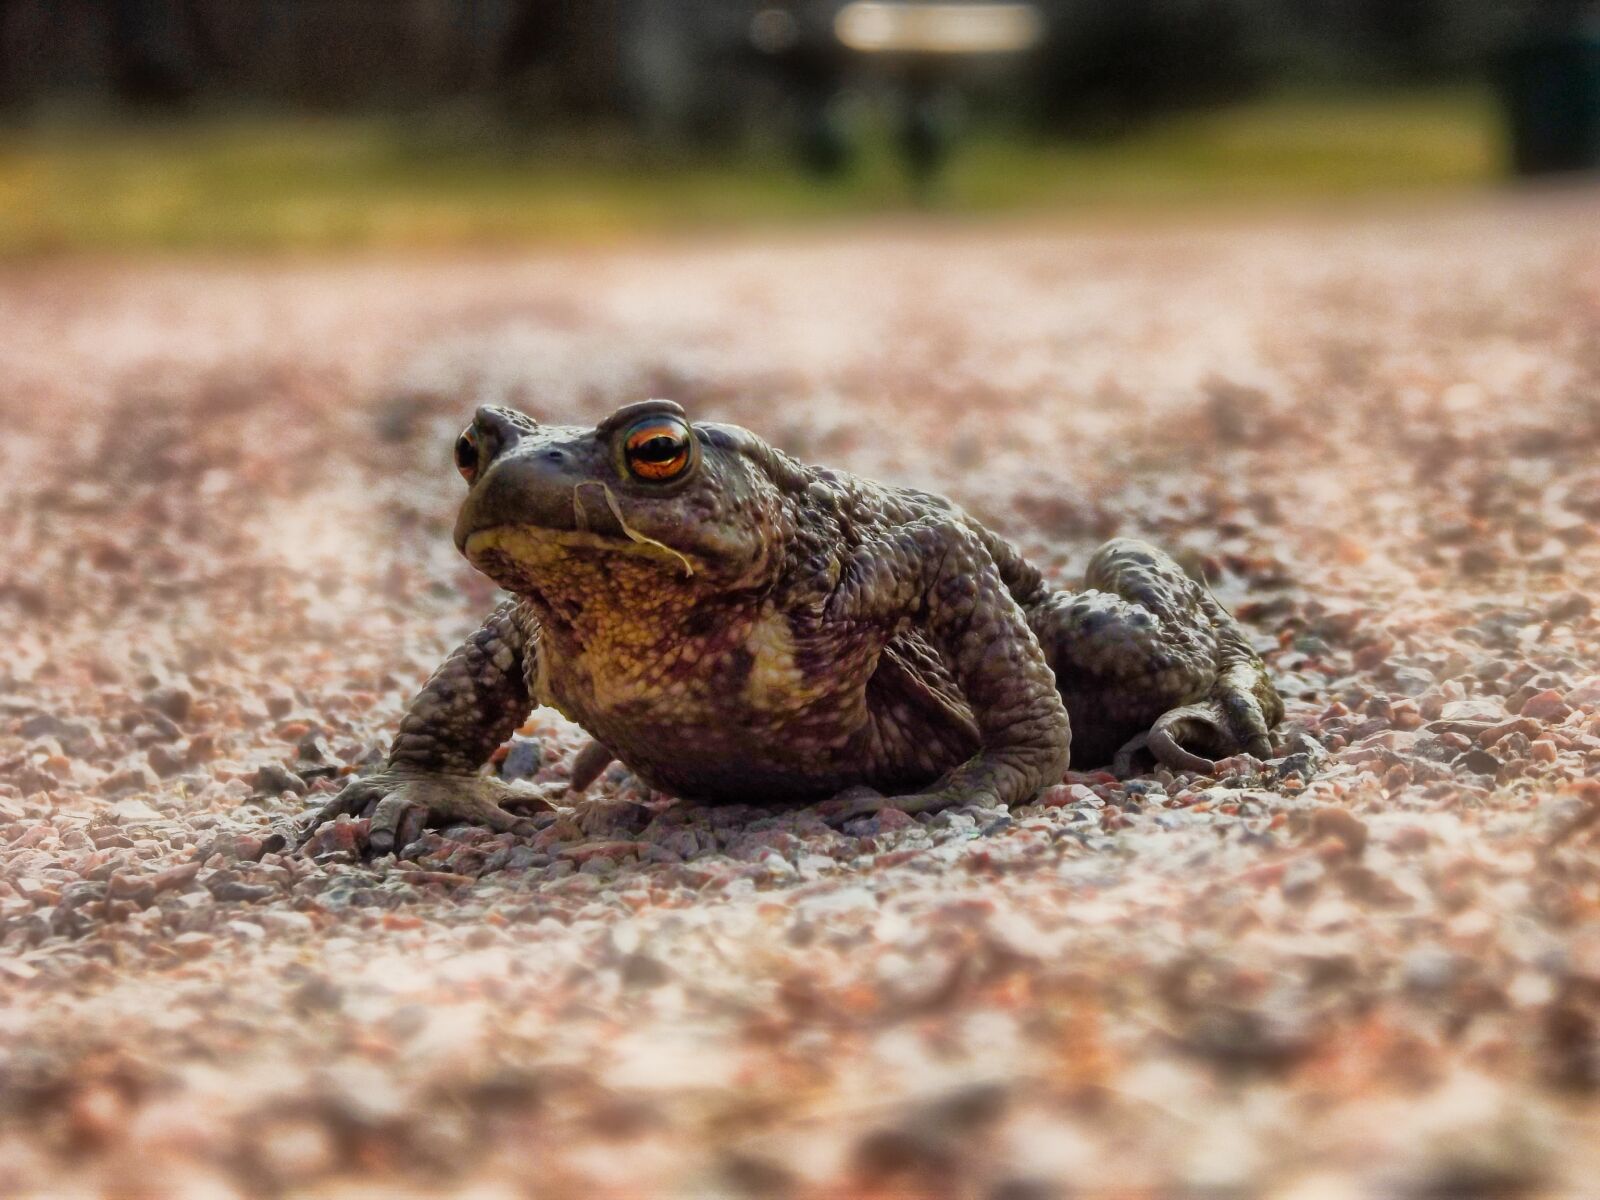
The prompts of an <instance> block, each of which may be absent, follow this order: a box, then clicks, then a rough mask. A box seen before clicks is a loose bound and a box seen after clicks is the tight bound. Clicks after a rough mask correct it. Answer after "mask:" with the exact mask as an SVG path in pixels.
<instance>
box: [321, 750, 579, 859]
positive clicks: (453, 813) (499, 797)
mask: <svg viewBox="0 0 1600 1200" xmlns="http://www.w3.org/2000/svg"><path fill="white" fill-rule="evenodd" d="M566 790H567V785H566V784H545V785H543V786H542V787H537V788H534V787H516V786H513V785H511V784H506V783H502V782H500V781H499V780H497V779H489V778H486V777H485V776H482V775H447V774H440V773H433V772H423V771H415V770H405V769H403V768H395V767H389V768H386V769H385V770H382V771H379V772H378V773H377V774H376V775H369V776H367V777H366V778H364V779H354V780H351V781H350V783H348V784H346V785H345V788H344V790H343V791H342V792H340V793H339V794H338V795H337V796H335V797H334V798H333V799H332V800H330V801H328V803H327V804H325V805H323V806H322V808H321V809H319V810H318V811H317V813H316V815H315V816H313V817H312V818H311V820H310V822H309V823H308V824H307V825H306V827H305V829H304V830H302V831H301V836H300V845H302V846H303V845H304V844H305V843H306V841H307V840H309V839H310V837H311V835H312V834H313V833H315V832H316V831H317V830H318V829H319V828H320V827H321V826H322V825H323V824H325V823H326V822H328V821H332V820H334V819H335V818H337V817H339V816H341V815H343V814H349V815H350V816H354V817H363V816H365V817H370V818H371V822H372V823H371V828H370V830H369V831H368V834H367V847H368V849H369V850H370V851H371V853H372V854H374V855H384V854H388V853H390V852H391V851H397V850H404V849H405V848H406V847H407V846H408V845H410V844H411V843H412V842H414V841H416V840H417V838H418V837H419V836H420V835H421V833H422V830H423V829H424V828H425V827H426V826H427V825H430V824H433V825H442V824H446V823H448V822H451V821H467V822H470V823H472V824H475V825H487V826H488V827H489V828H491V829H494V830H497V831H499V832H502V833H503V832H505V831H507V830H517V829H522V828H524V827H526V828H527V830H528V831H529V832H531V831H532V826H531V825H529V824H528V822H527V821H526V819H524V818H521V817H518V816H517V815H516V814H515V813H513V812H510V811H508V810H509V809H513V808H518V809H525V810H533V811H548V810H549V809H550V808H551V806H552V801H554V800H555V799H557V798H559V797H560V796H561V795H563V794H564V793H565V792H566Z"/></svg>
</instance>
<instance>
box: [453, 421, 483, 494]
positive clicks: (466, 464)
mask: <svg viewBox="0 0 1600 1200" xmlns="http://www.w3.org/2000/svg"><path fill="white" fill-rule="evenodd" d="M456 470H458V471H460V472H461V478H463V479H465V480H466V481H467V482H468V483H471V482H472V481H473V480H474V479H476V478H477V477H478V435H477V433H476V432H474V431H473V428H472V426H470V425H468V426H467V427H466V428H465V429H463V430H462V431H461V436H460V437H458V438H457V439H456Z"/></svg>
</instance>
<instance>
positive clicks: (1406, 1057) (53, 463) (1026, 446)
mask: <svg viewBox="0 0 1600 1200" xmlns="http://www.w3.org/2000/svg"><path fill="white" fill-rule="evenodd" d="M1594 230H1595V224H1594V222H1593V207H1592V201H1591V200H1590V198H1587V197H1569V198H1567V199H1565V200H1548V199H1546V200H1526V201H1519V202H1507V203H1504V204H1497V205H1493V206H1487V207H1481V208H1476V209H1470V210H1460V211H1451V212H1449V213H1444V214H1436V215H1434V216H1431V217H1428V218H1426V219H1423V218H1421V217H1417V216H1411V217H1407V218H1404V219H1387V220H1378V219H1376V218H1372V217H1370V216H1369V217H1346V218H1342V219H1337V220H1335V219H1328V220H1323V221H1304V222H1298V223H1283V224H1277V225H1267V226H1261V225H1258V226H1253V227H1249V228H1244V227H1239V228H1231V227H1230V228H1222V227H1211V228H1207V229H1204V230H1182V231H1174V230H1164V231H1149V230H1145V231H1127V232H1118V233H1112V234H1106V235H1103V236H1088V235H1086V234H1078V233H1047V232H1038V231H1029V230H1025V229H1017V228H1011V229H1006V230H994V231H988V232H980V231H977V230H962V229H929V230H907V229H889V230H876V231H871V232H867V233H854V234H849V233H841V234H835V235H829V236H827V237H823V238H817V239H808V240H795V241H792V242H781V243H776V244H764V245H761V246H751V245H745V244H719V245H688V246H676V245H674V246H664V247H655V248H651V249H642V250H630V251H626V252H615V253H607V254H596V255H586V256H576V255H574V256H551V257H546V258H541V259H536V260H518V261H513V262H503V261H495V260H491V259H489V258H487V257H485V258H483V259H481V260H477V261H470V262H464V261H451V262H432V261H408V262H396V261H392V260H381V261H368V262H346V263H342V264H337V265H325V264H294V263H287V264H254V265H252V264H240V263H192V264H187V265H171V264H149V265H123V266H108V265H104V264H99V265H92V264H83V265H70V266H63V265H55V266H50V267H43V266H37V267H21V266H14V267H10V268H7V269H6V270H5V271H4V272H3V273H0V328H3V329H4V330H5V331H6V332H5V335H4V337H3V339H0V417H3V419H4V422H5V430H6V432H5V434H4V437H3V440H0V495H3V498H4V504H3V506H0V645H4V646H5V647H7V653H5V655H4V656H3V658H0V1194H4V1195H8V1196H10V1195H38V1196H61V1195H71V1196H80V1195H81V1196H94V1195H100V1194H106V1195H116V1196H130V1195H140V1196H150V1197H168V1196H183V1197H213V1196H217V1197H228V1196H246V1197H257V1196H261V1197H272V1196H293V1195H319V1196H320V1195H335V1196H380V1195H381V1196H407V1195H427V1196H436V1195H456V1194H460V1195H471V1196H473V1197H486V1198H487V1197H500V1196H517V1195H523V1194H529V1193H537V1194H540V1195H583V1196H633V1195H645V1194H649V1195H695V1196H704V1195H725V1196H740V1195H745V1194H760V1195H784V1194H787V1195H792V1196H796V1197H820V1196H830V1197H831V1196H841V1195H870V1196H890V1195H908V1194H937V1195H950V1196H981V1197H994V1198H996V1200H1001V1198H1004V1200H1024V1198H1032V1197H1036V1196H1037V1197H1043V1196H1049V1195H1055V1194H1062V1193H1067V1192H1077V1193H1086V1194H1095V1193H1103V1192H1110V1191H1115V1192H1118V1193H1119V1194H1133V1195H1140V1194H1148V1195H1171V1194H1174V1193H1199V1192H1204V1193H1207V1194H1216V1193H1219V1192H1223V1193H1237V1192H1246V1193H1267V1194H1271V1195H1275V1196H1284V1197H1296V1198H1311V1197H1316V1198H1318V1200H1321V1198H1324V1197H1326V1198H1330V1200H1332V1198H1339V1197H1345V1196H1363V1195H1382V1196H1390V1195H1395V1194H1397V1193H1400V1194H1414V1195H1418V1196H1442V1195H1462V1194H1470V1195H1487V1194H1494V1195H1498V1194H1508V1193H1515V1194H1531V1195H1547V1194H1562V1193H1586V1194H1592V1193H1593V1191H1594V1187H1595V1183H1594V1181H1595V1179H1596V1178H1597V1177H1600V1175H1597V1172H1600V1136H1597V1134H1600V1119H1597V1118H1600V1024H1597V1022H1600V839H1597V837H1596V831H1597V830H1600V820H1596V818H1600V654H1597V648H1600V620H1597V616H1596V614H1595V613H1594V612H1593V609H1592V604H1591V599H1590V597H1591V596H1592V595H1593V593H1594V591H1595V589H1596V587H1597V585H1600V543H1597V521H1600V452H1597V451H1600V237H1597V235H1596V234H1595V232H1594ZM652 394H653V395H670V396H672V397H674V398H677V399H679V400H681V401H683V402H684V403H685V404H686V405H688V406H689V407H690V409H691V411H692V412H694V413H696V414H697V415H700V416H705V417H713V418H717V419H723V420H734V421H739V422H742V423H744V424H748V425H750V426H752V427H754V428H756V429H757V430H759V431H761V432H763V433H764V434H766V435H767V436H769V437H770V438H771V439H772V440H773V441H775V442H778V443H780V444H782V445H784V446H786V447H787V448H789V449H791V450H793V451H795V452H797V453H799V454H801V455H803V456H805V457H807V458H810V459H812V460H814V461H824V462H827V463H830V464H832V465H837V466H843V467H847V468H850V469H854V470H857V471H860V472H862V473H866V474H871V475H876V476H879V477H883V478H887V479H893V480H898V481H904V482H909V483H915V484H919V485H922V486H931V487H934V488H937V489H939V490H942V491H945V492H947V493H948V494H950V495H951V496H953V497H955V498H956V499H958V500H959V501H960V502H962V503H963V504H965V505H967V506H968V507H969V508H970V509H971V510H972V511H974V512H975V513H977V514H978V515H979V516H980V517H982V518H983V519H985V520H987V521H989V522H990V523H992V524H994V525H995V526H996V527H998V528H1001V529H1003V530H1005V531H1006V532H1007V533H1009V534H1010V535H1012V536H1013V537H1014V538H1015V539H1016V540H1017V541H1018V542H1019V543H1020V544H1021V545H1022V546H1023V547H1024V548H1025V550H1026V551H1028V552H1029V553H1030V554H1033V555H1035V556H1036V557H1037V559H1038V560H1039V561H1040V562H1041V563H1043V564H1045V565H1047V566H1048V567H1049V568H1050V569H1051V570H1052V571H1053V572H1055V573H1057V574H1058V575H1059V577H1060V579H1061V580H1062V581H1063V582H1075V580H1076V577H1077V574H1078V572H1079V571H1081V568H1082V565H1083V563H1084V562H1085V561H1086V559H1087V556H1088V554H1089V552H1090V551H1091V550H1092V549H1093V548H1094V546H1095V545H1097V544H1098V543H1099V542H1100V541H1101V540H1103V539H1104V538H1106V537H1108V536H1110V535H1113V534H1137V535H1141V536H1145V537H1149V538H1151V539H1152V540H1155V541H1158V542H1160V543H1162V544H1164V545H1166V546H1168V547H1169V548H1172V549H1174V550H1175V551H1177V552H1179V553H1181V554H1183V555H1186V556H1188V558H1189V559H1190V561H1191V562H1193V563H1194V564H1195V565H1196V566H1197V567H1199V568H1203V569H1204V570H1206V571H1207V572H1208V573H1209V574H1210V576H1211V577H1212V579H1213V580H1214V585H1215V587H1216V590H1217V592H1218V594H1219V595H1220V596H1222V598H1223V599H1224V600H1225V601H1226V602H1227V603H1229V604H1230V605H1232V606H1233V607H1234V609H1235V611H1237V612H1238V613H1240V615H1241V616H1243V617H1244V618H1246V620H1247V622H1248V623H1249V624H1250V626H1251V628H1252V629H1253V630H1254V632H1255V633H1256V635H1257V637H1258V639H1259V642H1260V645H1261V646H1262V648H1263V650H1264V651H1266V652H1267V654H1268V660H1269V662H1270V663H1271V665H1272V667H1273V669H1274V671H1275V672H1276V674H1277V677H1278V679H1279V680H1280V684H1281V687H1282V689H1283V691H1284V693H1285V696H1286V697H1287V698H1288V703H1289V717H1288V720H1287V722H1286V726H1285V742H1286V751H1287V754H1286V757H1284V758H1283V759H1281V760H1278V761H1275V762H1273V763H1269V764H1265V765H1262V764H1255V763H1251V762H1248V761H1242V762H1236V763H1235V764H1233V766H1232V768H1231V769H1230V770H1229V771H1227V772H1225V773H1224V775H1223V776H1222V777H1220V778H1215V779H1213V778H1198V777H1194V776H1190V775H1178V776H1174V775H1172V774H1170V773H1167V772H1164V771H1162V772H1158V773H1157V774H1155V775H1154V776H1151V777H1148V778H1142V779H1138V780H1134V781H1130V782H1124V783H1119V782H1116V781H1114V780H1112V779H1111V778H1110V777H1108V776H1106V775H1102V774H1093V773H1074V774H1072V775H1069V776H1068V778H1067V780H1066V781H1065V782H1063V783H1062V784H1061V785H1060V786H1058V787H1054V788H1052V789H1050V790H1049V791H1047V792H1046V793H1045V794H1044V795H1043V796H1041V797H1040V798H1039V801H1038V803H1036V804H1033V805H1029V806H1027V807H1023V808H1019V809H1014V810H1012V811H1011V812H1009V813H1006V812H1001V811H985V810H981V809H968V810H965V811H957V812H951V813H946V814H941V815H938V816H935V817H932V818H931V819H917V820H913V819H910V818H905V817H903V816H900V815H898V814H889V815H885V816H882V817H879V818H874V819H868V820H862V821H858V822H856V823H855V824H853V825H850V826H848V827H847V828H846V829H845V830H844V831H842V832H840V831H835V830H831V829H829V828H827V827H826V826H824V825H823V823H822V822H821V821H820V820H818V819H817V818H816V816H815V815H814V814H813V813H811V812H808V811H805V810H800V811H782V812H772V811H767V810H763V809H761V808H760V807H754V806H752V807H732V808H721V809H702V808H693V807H686V806H681V805H679V806H674V805H672V804H671V803H669V802H667V801H665V800H664V799H663V798H661V797H658V796H653V795H650V794H647V793H644V792H642V791H641V790H640V788H639V785H637V784H636V783H634V782H633V781H631V780H630V779H629V778H628V777H627V776H626V774H625V773H623V772H621V771H620V769H619V768H616V767H613V768H612V772H611V773H610V774H609V775H608V776H607V777H606V779H605V781H604V783H603V784H602V785H600V786H599V787H597V789H596V800H595V802H594V803H593V804H592V805H590V806H588V807H586V808H585V809H584V810H583V811H580V812H573V813H567V814H560V815H556V814H551V815H547V816H545V817H543V818H541V822H542V828H541V829H540V831H539V832H538V833H537V834H536V835H534V836H531V837H518V836H513V835H509V834H507V835H495V834H491V833H489V832H488V831H485V830H482V829H476V828H465V827H454V828H445V829H440V830H435V831H431V832H430V833H429V834H428V835H427V837H426V839H425V841H424V842H423V843H422V844H421V845H420V847H419V848H418V850H417V851H416V852H414V853H412V854H410V855H409V856H408V857H407V858H406V859H405V860H403V861H395V860H393V859H386V860H383V861H381V862H378V863H371V864H369V863H364V862H361V861H358V860H357V859H355V858H354V857H353V856H352V854H351V852H350V845H351V842H352V839H353V836H354V833H355V826H354V825H352V824H351V823H349V822H345V823H342V824H340V825H336V826H333V827H331V828H329V829H327V830H325V831H324V832H323V833H322V834H320V835H319V836H318V837H317V838H316V839H315V841H314V842H313V843H312V845H311V846H310V848H309V851H308V853H307V854H306V855H304V856H300V855H294V854H290V853H286V852H284V849H283V843H282V837H281V834H280V833H279V832H278V831H279V830H280V829H281V828H283V827H284V826H285V825H286V824H287V823H289V822H290V821H292V820H293V819H295V818H296V817H298V816H299V815H300V814H302V813H304V812H306V811H307V810H308V809H309V807H310V806H311V805H313V804H315V803H317V802H318V801H319V800H320V799H322V798H323V796H324V795H325V794H326V793H328V792H329V791H331V790H333V789H334V788H336V787H337V786H338V785H339V778H340V777H341V776H343V775H346V774H349V773H350V772H351V771H355V770H360V769H363V768H364V766H365V765H367V764H369V763H371V762H373V761H375V760H376V759H377V758H378V757H379V756H380V755H381V753H382V750H383V748H384V747H385V746H386V744H387V740H388V738H389V736H390V734H391V732H392V730H393V728H394V725H395V722H396V718H397V715H398V713H399V711H400V708H401V705H402V704H403V703H404V701H405V700H406V698H407V697H408V696H409V695H410V694H411V693H412V692H413V690H414V689H415V688H416V687H417V686H418V684H419V683H420V682H421V680H422V679H423V678H424V677H425V675H426V674H427V672H428V671H429V670H430V669H431V668H432V666H433V665H434V663H435V662H436V660H437V659H438V658H439V657H440V655H441V654H442V653H443V652H444V650H445V649H446V648H447V647H448V646H449V645H451V644H452V643H454V642H455V641H456V640H457V639H458V638H459V637H461V636H462V635H463V634H465V633H466V632H467V631H468V630H469V629H470V628H472V627H473V626H474V625H475V624H476V623H477V621H478V620H479V618H480V617H481V615H482V614H483V612H485V611H486V610H487V608H488V607H489V606H490V604H491V602H492V591H491V589H490V587H489V586H488V585H487V584H486V583H485V582H484V581H483V580H481V579H479V578H477V577H475V576H474V575H473V574H472V572H471V571H470V570H469V569H468V568H467V567H466V566H465V565H464V563H462V562H461V561H460V560H459V559H458V558H457V557H456V555H455V553H454V550H453V549H452V547H451V545H450V539H449V536H448V528H449V522H450V520H451V517H452V515H453V509H454V506H455V503H456V501H457V498H458V495H459V490H460V486H459V482H458V481H457V480H456V479H455V477H454V474H453V472H452V471H451V469H450V466H449V460H448V456H449V446H450V441H451V438H452V437H453V435H454V434H455V432H456V431H457V429H458V428H459V426H460V425H461V424H462V423H463V422H464V420H465V417H466V414H468V413H469V412H470V409H471V406H472V404H473V403H474V402H475V401H477V400H480V399H490V400H499V401H508V402H510V403H514V404H520V405H522V406H524V407H526V408H528V409H529V410H530V411H533V412H536V413H537V414H539V415H541V416H544V417H548V418H552V419H564V420H574V421H576V420H584V421H589V420H593V419H595V418H596V417H597V416H599V415H601V414H603V413H605V412H607V411H609V409H610V407H611V406H612V405H613V404H615V403H618V402H621V401H625V400H630V399H635V398H639V397H641V396H644V395H652ZM579 745H580V738H579V735H578V732H577V731H576V730H575V729H574V728H573V727H571V726H569V725H567V724H565V723H564V722H562V721H561V720H560V719H559V718H557V717H555V716H553V715H551V714H549V713H544V712H540V713H536V714H535V715H534V717H533V718H532V720H531V722H530V724H529V725H528V726H527V727H525V728H524V730H523V731H522V732H521V734H520V735H519V737H518V738H517V740H516V741H514V742H513V743H512V744H511V746H510V747H509V749H508V752H507V754H506V756H505V759H504V762H503V764H502V768H503V769H504V770H505V771H506V772H507V773H508V774H516V775H523V776H532V777H534V778H538V779H545V778H557V777H560V776H561V775H562V773H563V772H564V771H565V767H566V763H567V761H568V760H569V759H570V757H571V755H572V754H573V753H574V751H575V750H576V749H577V747H578V746H579ZM752 799H759V797H753V798H752Z"/></svg>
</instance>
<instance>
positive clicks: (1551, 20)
mask: <svg viewBox="0 0 1600 1200" xmlns="http://www.w3.org/2000/svg"><path fill="white" fill-rule="evenodd" d="M1499 66H1500V71H1499V74H1500V90H1501V96H1502V98H1503V101H1504V104H1505V108H1506V119H1507V124H1508V126H1509V132H1510V137H1511V165H1512V169H1513V170H1514V171H1515V172H1516V173H1517V174H1518V175H1523V176H1533V175H1550V174H1556V173H1566V172H1575V171H1595V170H1600V11H1597V10H1596V8H1595V6H1594V5H1593V4H1589V3H1574V2H1572V0H1558V2H1556V3H1548V4H1545V5H1542V6H1541V7H1540V9H1539V12H1538V14H1537V15H1536V16H1535V17H1534V19H1533V20H1532V21H1530V22H1529V24H1528V25H1527V27H1526V28H1525V29H1524V30H1523V31H1522V33H1521V34H1520V35H1519V36H1518V37H1517V38H1516V40H1515V41H1514V42H1513V43H1512V44H1511V45H1510V46H1509V47H1508V48H1507V49H1506V51H1505V53H1504V54H1503V55H1502V57H1501V61H1500V64H1499Z"/></svg>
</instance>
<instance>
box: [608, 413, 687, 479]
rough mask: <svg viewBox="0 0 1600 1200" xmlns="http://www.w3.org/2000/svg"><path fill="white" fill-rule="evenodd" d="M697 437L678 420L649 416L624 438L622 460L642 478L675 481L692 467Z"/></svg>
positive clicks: (631, 470) (668, 417)
mask: <svg viewBox="0 0 1600 1200" xmlns="http://www.w3.org/2000/svg"><path fill="white" fill-rule="evenodd" d="M693 437H694V435H693V434H692V433H690V432H689V427H688V426H687V425H685V424H684V423H683V422H682V421H680V420H678V418H676V417H670V416H653V417H646V418H645V419H644V420H642V421H640V422H639V423H638V424H637V425H634V426H633V427H632V428H631V429H629V430H628V432H627V435H626V436H625V437H624V438H623V440H622V457H623V459H624V461H626V462H627V464H628V470H629V471H630V472H632V473H633V474H634V475H635V476H636V477H637V478H639V479H649V480H653V481H661V480H666V479H675V478H676V477H677V476H679V475H681V474H683V472H684V471H685V470H686V469H687V468H688V466H689V458H690V451H691V450H692V448H693V442H692V440H691V439H692V438H693Z"/></svg>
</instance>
